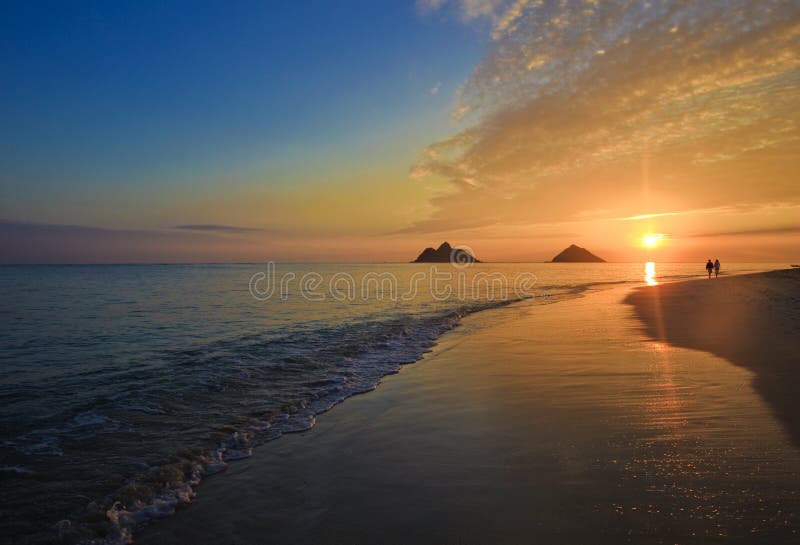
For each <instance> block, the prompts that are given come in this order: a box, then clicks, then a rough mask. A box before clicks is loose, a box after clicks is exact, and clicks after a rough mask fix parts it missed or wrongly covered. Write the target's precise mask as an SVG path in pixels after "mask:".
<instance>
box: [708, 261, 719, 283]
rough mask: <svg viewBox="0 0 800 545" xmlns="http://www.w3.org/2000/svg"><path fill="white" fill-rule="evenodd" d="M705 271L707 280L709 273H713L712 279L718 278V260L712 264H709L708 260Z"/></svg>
mask: <svg viewBox="0 0 800 545" xmlns="http://www.w3.org/2000/svg"><path fill="white" fill-rule="evenodd" d="M706 271H707V272H708V278H709V279H710V278H711V271H714V278H716V277H718V276H719V259H715V260H714V263H711V260H710V259H709V260H708V263H706Z"/></svg>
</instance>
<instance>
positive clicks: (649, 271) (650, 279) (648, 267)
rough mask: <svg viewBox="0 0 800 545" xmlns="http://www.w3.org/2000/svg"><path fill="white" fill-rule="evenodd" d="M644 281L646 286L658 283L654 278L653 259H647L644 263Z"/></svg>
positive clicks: (654, 265) (654, 267)
mask: <svg viewBox="0 0 800 545" xmlns="http://www.w3.org/2000/svg"><path fill="white" fill-rule="evenodd" d="M644 281H645V282H647V285H648V286H656V285H658V281H657V280H656V264H655V262H654V261H648V262H647V263H645V264H644Z"/></svg>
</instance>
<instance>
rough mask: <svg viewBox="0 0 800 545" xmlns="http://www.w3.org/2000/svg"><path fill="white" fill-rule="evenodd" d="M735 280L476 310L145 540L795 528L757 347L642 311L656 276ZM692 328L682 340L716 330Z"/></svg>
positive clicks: (742, 533) (730, 539) (793, 459)
mask: <svg viewBox="0 0 800 545" xmlns="http://www.w3.org/2000/svg"><path fill="white" fill-rule="evenodd" d="M776 275H777V277H778V278H776V280H778V281H783V280H781V279H782V278H783V277H782V276H781V275H780V274H778V273H776ZM739 281H741V282H745V283H748V285H750V284H749V283H751V282H753V280H752V279H748V278H744V277H742V278H730V279H728V278H726V279H720V280H718V281H717V284H716V285H714V284H711V283H709V284H707V285H706V284H702V283H701V282H691V283H687V284H686V286H687V287H685V288H681V287H673V286H663V287H659V288H658V289H657V290H651V291H649V292H637V293H635V294H634V295H631V292H630V290H629V289H628V288H624V289H621V288H614V289H608V290H604V291H595V292H589V293H587V294H586V296H585V297H580V298H575V299H571V300H567V301H562V302H558V303H555V304H539V303H540V302H538V301H535V302H527V303H522V304H515V305H510V306H508V307H504V308H502V309H499V310H494V311H489V312H484V313H478V314H475V315H471V316H468V317H467V318H465V320H464V322H463V324H462V326H461V327H459V328H458V329H457V330H455V331H453V332H452V333H450V334H448V335H446V336H445V337H444V338H443V339H442V342H441V343H440V344H439V345H438V346H437V347H436V348H435V349H434V351H433V352H432V353H430V354H429V355H428V356H427V357H426V358H425V359H424V360H422V361H420V362H418V363H417V364H414V365H411V366H407V367H405V368H404V369H403V371H402V372H401V373H400V374H398V375H394V376H391V377H387V378H386V379H385V380H384V381H383V383H382V384H381V385H380V386H379V388H378V391H377V392H374V393H370V394H366V395H362V396H357V397H354V398H351V399H350V400H348V401H346V402H345V403H343V404H342V405H340V406H338V407H336V408H335V409H333V410H332V411H330V412H329V413H327V414H324V415H321V416H320V417H319V418H318V421H317V425H316V427H315V428H314V429H312V430H310V431H309V432H306V433H301V434H294V435H289V436H284V437H283V438H281V439H280V440H278V441H275V442H273V443H269V444H267V445H264V446H262V447H260V448H259V449H257V450H256V452H255V454H254V456H253V457H252V458H250V459H248V460H245V461H242V462H240V463H236V464H232V465H231V467H230V468H229V469H228V471H227V472H226V475H223V476H216V477H212V478H210V479H208V480H207V481H206V482H204V483H203V484H202V485H201V487H200V489H199V492H200V496H199V498H198V499H197V501H196V502H195V503H194V504H192V505H191V506H189V507H188V508H186V509H184V510H182V511H180V512H179V513H178V514H177V515H176V516H173V517H170V518H168V519H165V520H163V521H160V522H158V523H156V524H154V525H152V526H150V527H147V528H145V529H143V530H142V531H141V532H140V533H138V534H137V535H136V541H137V543H146V544H165V543H167V544H168V543H198V544H212V543H213V544H215V545H219V544H232V543H237V544H256V543H281V544H284V543H315V544H328V543H331V544H334V543H335V544H371V543H381V544H395V543H396V544H400V543H404V544H405V543H408V544H450V543H452V544H456V543H459V544H473V543H474V544H478V543H484V544H488V543H548V544H550V543H615V544H617V543H637V544H638V543H717V542H719V543H723V542H724V543H750V542H758V543H774V544H778V543H797V542H798V540H800V520H799V519H798V514H800V492H798V491H800V455H799V454H800V452H798V449H797V447H796V446H795V445H794V444H793V443H792V441H791V438H790V436H789V435H788V434H787V433H786V431H785V428H784V425H783V424H784V423H785V422H786V420H782V421H781V420H778V419H776V418H775V416H774V414H773V410H772V407H773V406H774V405H772V404H771V403H769V404H768V403H766V402H765V401H764V398H762V396H761V395H759V392H760V390H759V392H756V391H755V390H754V388H753V386H752V380H753V376H754V375H753V372H751V371H750V369H754V368H755V367H754V366H753V365H754V364H753V365H749V366H747V367H743V366H737V365H731V364H730V363H729V362H728V361H727V360H726V359H723V358H721V357H719V356H717V355H714V354H711V353H709V352H704V351H699V350H692V349H689V348H683V347H680V346H673V345H672V344H668V343H667V342H663V341H661V340H652V339H651V338H650V337H649V336H648V335H647V334H646V333H647V332H649V331H650V329H649V328H648V329H647V331H643V323H642V322H641V321H640V320H639V319H637V312H638V315H639V316H642V317H643V318H645V319H646V320H648V321H647V323H648V324H651V320H650V315H649V314H648V311H647V308H648V307H647V304H649V303H648V301H651V302H652V301H653V294H654V293H659V294H661V296H660V297H661V300H662V310H663V309H664V306H663V301H664V298H665V297H667V294H674V295H675V296H676V299H675V300H674V302H673V303H670V304H671V305H672V307H671V308H674V309H678V308H679V305H680V299H681V298H684V297H683V296H681V295H678V294H679V291H678V290H681V289H685V290H688V291H687V292H686V293H689V292H691V291H692V290H718V292H719V293H720V294H722V293H724V292H726V293H735V292H736V289H735V284H736V283H737V282H739ZM771 282H772V277H769V276H768V277H767V279H766V280H763V281H760V284H759V285H760V286H761V287H762V288H763V289H767V287H766V286H768V285H772V284H771ZM701 284H702V287H701ZM690 285H691V286H693V287H689V286H690ZM676 286H682V285H676ZM737 289H741V290H743V291H744V292H748V293H749V291H748V290H749V288H737ZM695 293H701V292H700V291H695ZM702 293H706V292H702ZM709 293H710V292H709ZM714 293H716V292H714ZM631 297H632V298H633V299H631ZM697 297H700V296H699V295H698V296H697ZM626 298H627V301H628V302H633V303H635V304H636V305H637V306H635V307H634V306H631V305H627V304H624V303H623V301H624V300H626ZM756 298H757V296H756ZM684 299H685V298H684ZM717 304H720V305H721V303H719V302H718V303H717ZM776 305H777V303H776ZM667 306H669V305H667ZM634 309H638V310H637V312H634ZM676 312H677V311H676ZM676 319H677V318H676ZM667 323H669V320H667ZM666 331H668V332H669V331H673V332H674V331H676V330H674V329H673V328H671V327H668V328H667V329H666ZM735 331H737V332H738V330H735ZM748 331H749V333H748V334H750V335H752V334H758V333H764V331H762V330H760V329H755V330H753V329H749V330H748ZM780 331H783V333H780V335H782V336H786V335H789V336H791V335H792V334H793V333H794V332H795V331H796V329H795V330H794V331H792V330H791V329H789V330H780ZM673 334H674V333H673ZM771 334H772V335H773V336H774V337H776V336H777V335H779V333H778V331H777V330H776V331H772V332H771ZM670 335H672V334H668V335H667V337H665V338H666V339H668V340H670V342H671V341H672V340H673V337H672V336H670ZM774 337H773V338H774ZM691 339H692V340H691V342H690V341H686V342H685V343H680V344H685V345H686V346H691V347H697V348H700V346H698V345H695V344H694V339H695V338H694V337H691ZM784 342H787V343H788V342H792V341H791V339H790V340H786V339H784ZM744 344H745V343H744V342H742V345H744ZM787 346H788V345H787ZM704 348H706V349H707V350H711V348H710V347H704ZM717 353H718V354H722V355H724V354H725V353H723V352H721V351H720V352H717ZM775 353H777V352H775ZM787 354H789V353H788V352H787ZM790 356H791V354H789V357H790ZM736 363H741V362H736ZM761 376H762V375H761V373H760V372H759V373H758V374H757V375H756V377H761ZM759 383H760V382H759Z"/></svg>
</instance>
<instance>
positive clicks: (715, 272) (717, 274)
mask: <svg viewBox="0 0 800 545" xmlns="http://www.w3.org/2000/svg"><path fill="white" fill-rule="evenodd" d="M718 276H719V259H715V260H714V278H716V277H718Z"/></svg>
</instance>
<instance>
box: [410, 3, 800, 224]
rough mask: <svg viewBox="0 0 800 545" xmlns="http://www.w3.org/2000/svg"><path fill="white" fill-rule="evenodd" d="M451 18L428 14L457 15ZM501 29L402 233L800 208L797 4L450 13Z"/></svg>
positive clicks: (546, 6)
mask: <svg viewBox="0 0 800 545" xmlns="http://www.w3.org/2000/svg"><path fill="white" fill-rule="evenodd" d="M446 4H447V3H446V2H441V1H436V2H428V3H427V4H426V6H427V9H428V10H434V9H448V8H447V7H446ZM450 9H457V10H458V11H459V13H460V14H461V16H462V18H463V19H464V20H472V19H476V18H485V19H486V20H488V21H490V22H491V38H492V40H493V45H492V47H491V50H490V52H489V53H488V55H487V56H486V57H485V59H484V60H483V62H481V63H480V64H479V65H478V66H477V67H476V68H475V70H474V72H473V74H472V75H471V76H470V77H469V79H468V80H467V81H466V82H464V84H463V85H462V87H461V88H460V89H459V91H458V93H457V96H456V99H455V105H454V108H453V115H454V117H455V118H457V119H461V122H462V123H463V124H464V125H465V128H463V129H462V130H461V131H460V132H458V133H457V134H455V135H454V136H452V137H450V138H447V139H445V140H442V141H439V142H435V143H433V144H431V145H430V146H428V147H427V148H425V149H424V150H423V151H422V153H421V155H420V158H419V160H418V162H417V164H416V165H414V167H413V168H412V175H413V176H414V177H417V178H424V177H429V176H430V177H435V178H440V179H446V180H448V181H449V185H450V190H449V191H447V192H446V193H440V194H438V195H436V196H434V197H433V198H432V199H431V204H432V205H433V206H434V209H435V212H434V214H432V215H431V216H430V217H428V218H426V219H422V220H420V221H417V222H416V223H414V224H413V225H411V226H410V227H409V228H408V229H407V231H409V232H418V233H427V232H438V231H446V230H454V229H474V228H478V227H482V226H492V225H514V224H528V225H529V224H536V223H543V224H544V223H553V222H560V221H568V220H576V219H580V218H581V217H585V216H586V215H589V214H591V212H592V211H600V214H601V216H604V217H608V218H612V217H621V216H622V217H629V216H640V215H652V214H657V213H659V212H664V211H678V213H680V211H682V210H696V209H701V208H719V207H725V206H764V207H767V208H768V207H770V206H792V205H797V204H800V188H799V187H798V184H797V181H796V179H797V176H796V173H797V172H798V169H799V167H800V159H798V158H799V157H800V130H799V129H798V121H800V120H799V119H798V117H799V116H800V55H799V53H798V52H800V4H798V3H796V2H779V1H761V0H759V1H742V0H739V1H731V2H711V1H709V2H680V1H677V2H676V1H658V0H651V1H648V2H632V1H604V2H599V1H588V0H572V1H529V0H517V1H513V2H477V1H467V0H462V1H461V2H451V3H450Z"/></svg>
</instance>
